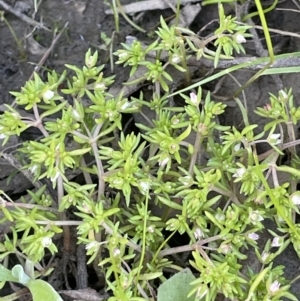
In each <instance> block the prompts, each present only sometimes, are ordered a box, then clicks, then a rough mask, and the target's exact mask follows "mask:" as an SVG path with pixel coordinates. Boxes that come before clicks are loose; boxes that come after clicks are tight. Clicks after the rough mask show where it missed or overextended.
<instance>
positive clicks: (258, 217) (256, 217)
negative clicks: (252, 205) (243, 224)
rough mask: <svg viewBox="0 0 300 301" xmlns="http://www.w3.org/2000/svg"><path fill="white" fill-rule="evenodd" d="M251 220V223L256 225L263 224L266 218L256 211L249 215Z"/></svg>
mask: <svg viewBox="0 0 300 301" xmlns="http://www.w3.org/2000/svg"><path fill="white" fill-rule="evenodd" d="M249 219H250V222H251V223H252V224H254V225H255V224H256V223H257V222H261V221H263V220H264V218H263V217H262V216H261V215H260V213H259V212H258V211H257V210H255V211H252V212H251V213H250V214H249Z"/></svg>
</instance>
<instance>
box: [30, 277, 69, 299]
mask: <svg viewBox="0 0 300 301" xmlns="http://www.w3.org/2000/svg"><path fill="white" fill-rule="evenodd" d="M27 287H28V288H29V290H30V292H31V295H32V299H33V301H41V300H43V301H63V299H62V298H61V297H60V295H59V294H58V293H57V292H56V291H55V290H54V288H53V287H52V286H51V285H50V284H49V283H47V282H46V281H43V280H40V279H37V280H31V281H29V282H28V283H27Z"/></svg>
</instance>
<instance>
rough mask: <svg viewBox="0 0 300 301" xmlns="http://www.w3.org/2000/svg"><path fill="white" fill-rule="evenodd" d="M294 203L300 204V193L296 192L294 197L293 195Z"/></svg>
mask: <svg viewBox="0 0 300 301" xmlns="http://www.w3.org/2000/svg"><path fill="white" fill-rule="evenodd" d="M291 200H292V203H293V204H294V205H300V195H299V193H295V194H294V195H293V196H292V197H291Z"/></svg>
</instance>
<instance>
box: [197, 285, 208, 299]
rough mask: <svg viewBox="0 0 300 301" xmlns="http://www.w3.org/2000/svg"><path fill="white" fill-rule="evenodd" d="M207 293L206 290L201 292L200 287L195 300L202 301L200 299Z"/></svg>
mask: <svg viewBox="0 0 300 301" xmlns="http://www.w3.org/2000/svg"><path fill="white" fill-rule="evenodd" d="M207 293H208V289H205V290H204V291H203V290H202V287H199V288H198V289H197V295H196V296H197V299H199V300H202V298H203V297H204V296H205V295H206V294H207Z"/></svg>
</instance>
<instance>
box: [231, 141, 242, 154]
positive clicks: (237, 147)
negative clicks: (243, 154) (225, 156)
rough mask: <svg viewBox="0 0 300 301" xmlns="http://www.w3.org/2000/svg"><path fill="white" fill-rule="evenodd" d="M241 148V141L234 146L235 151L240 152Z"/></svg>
mask: <svg viewBox="0 0 300 301" xmlns="http://www.w3.org/2000/svg"><path fill="white" fill-rule="evenodd" d="M240 149H241V144H240V143H238V144H236V145H235V146H234V148H233V150H234V151H235V152H238V151H239V150H240Z"/></svg>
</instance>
